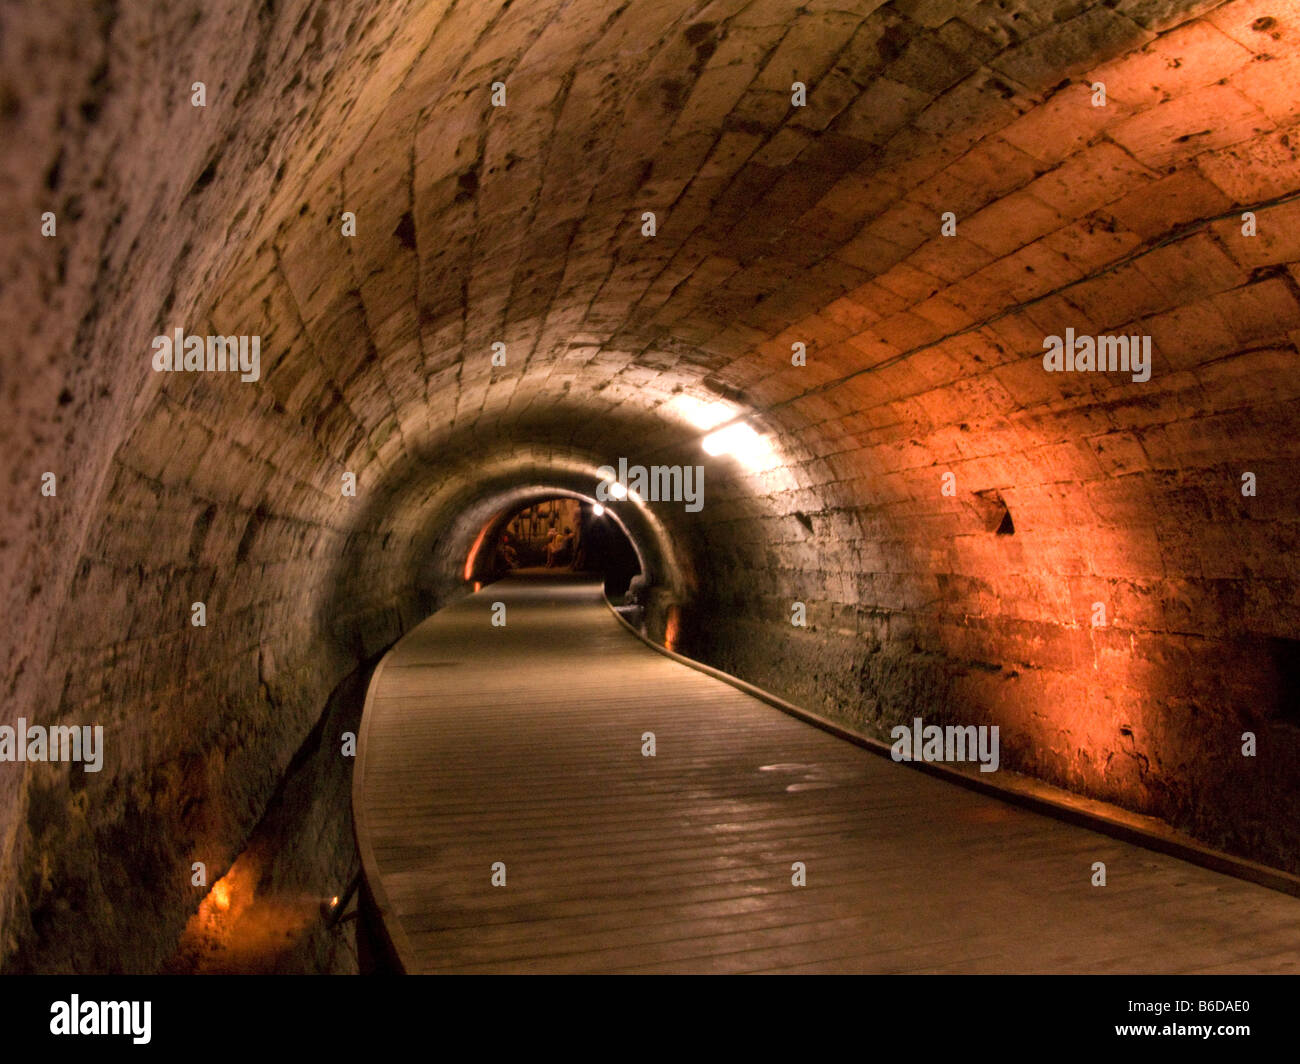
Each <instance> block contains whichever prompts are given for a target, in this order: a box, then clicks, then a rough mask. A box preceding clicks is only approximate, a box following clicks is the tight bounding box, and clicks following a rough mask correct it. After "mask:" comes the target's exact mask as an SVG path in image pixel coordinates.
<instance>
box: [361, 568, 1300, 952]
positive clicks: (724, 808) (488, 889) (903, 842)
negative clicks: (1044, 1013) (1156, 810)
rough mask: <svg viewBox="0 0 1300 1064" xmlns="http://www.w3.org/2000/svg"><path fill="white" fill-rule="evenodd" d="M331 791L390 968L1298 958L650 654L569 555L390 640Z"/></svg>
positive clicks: (1086, 841) (1166, 869)
mask: <svg viewBox="0 0 1300 1064" xmlns="http://www.w3.org/2000/svg"><path fill="white" fill-rule="evenodd" d="M495 602H502V603H504V604H505V607H506V622H507V623H506V625H505V626H504V627H494V626H493V625H492V615H493V603H495ZM645 732H653V733H654V736H655V745H656V756H654V757H646V756H643V755H642V746H643V739H642V736H643V734H644V733H645ZM353 807H354V813H355V816H356V822H357V836H358V842H359V844H360V848H361V851H362V860H363V864H364V868H365V872H366V876H367V880H368V882H369V883H370V886H371V890H372V892H373V893H374V895H375V897H376V900H377V902H378V904H379V906H380V908H381V912H382V915H383V919H384V921H385V925H386V927H387V928H388V930H389V933H390V936H391V937H392V939H393V943H394V945H395V947H396V949H397V952H398V954H399V956H400V958H401V961H402V963H403V966H404V967H405V968H406V970H407V971H410V972H604V971H624V972H628V971H636V972H664V971H667V972H742V971H747V972H754V971H815V972H840V971H853V972H914V971H923V972H940V971H947V972H1198V971H1221V972H1225V971H1261V972H1297V971H1300V899H1297V898H1294V897H1290V896H1288V895H1285V894H1281V893H1278V892H1275V891H1271V890H1268V889H1266V888H1264V887H1260V886H1256V885H1254V884H1251V883H1246V882H1243V881H1240V880H1237V879H1233V878H1230V877H1227V876H1223V875H1220V874H1218V873H1215V872H1211V871H1208V870H1206V869H1203V868H1200V867H1197V866H1194V865H1190V864H1187V863H1185V862H1182V861H1179V860H1177V859H1176V858H1173V857H1166V856H1163V855H1161V854H1158V853H1154V852H1150V851H1147V850H1144V849H1141V848H1139V847H1135V846H1131V845H1129V844H1127V843H1124V842H1120V841H1116V840H1114V839H1111V838H1108V837H1105V836H1102V835H1098V834H1095V833H1093V832H1090V831H1087V830H1085V829H1082V828H1079V827H1074V826H1071V825H1069V824H1066V823H1062V822H1059V821H1056V820H1053V819H1050V818H1047V817H1044V816H1041V815H1039V814H1036V813H1033V812H1029V811H1027V810H1024V809H1021V808H1018V807H1015V806H1012V805H1009V804H1006V803H1003V802H1000V801H998V800H996V799H994V798H989V797H985V796H983V795H980V794H976V793H972V792H971V791H969V790H966V789H963V788H961V787H958V786H955V785H953V784H951V783H947V782H945V781H943V780H940V779H936V778H934V777H932V776H928V775H926V774H924V773H921V772H917V771H914V770H913V769H910V768H908V767H906V766H903V765H895V764H893V763H892V762H890V761H889V760H887V759H884V758H881V757H879V756H876V755H873V754H871V753H868V752H867V751H865V750H862V749H860V748H858V747H856V746H854V745H852V744H850V743H847V742H845V741H843V740H841V739H838V738H836V737H834V736H832V735H830V734H828V733H826V732H824V731H821V730H819V729H818V728H815V727H813V726H811V725H809V724H806V723H804V722H803V721H800V720H798V719H796V718H793V717H791V716H788V715H786V714H785V713H782V712H781V711H780V710H778V709H776V708H774V707H772V706H770V705H768V704H766V703H764V702H762V701H760V700H758V699H756V698H754V697H752V696H750V695H748V694H745V693H744V692H742V691H739V690H737V689H735V688H733V687H731V686H729V685H727V684H725V683H722V682H721V681H719V680H716V679H713V678H712V677H710V676H707V675H705V674H703V673H701V672H698V671H696V670H694V669H691V668H689V667H687V666H685V665H682V664H680V663H678V662H675V661H673V660H671V659H670V658H667V657H665V656H663V655H661V654H658V653H656V652H655V651H654V650H652V649H650V648H649V647H647V646H646V645H645V644H643V643H642V642H641V641H640V640H638V639H637V638H636V637H635V636H633V635H632V634H631V633H630V632H628V631H627V630H626V629H625V628H624V627H623V626H622V625H621V624H620V623H619V621H618V620H617V618H615V617H614V616H613V614H612V613H611V612H610V610H609V608H608V607H607V606H606V605H605V604H604V601H603V599H602V596H601V593H600V585H599V583H597V582H594V581H588V580H584V579H581V578H575V577H573V576H572V575H566V576H565V577H550V578H546V577H538V578H532V579H529V578H524V577H512V578H510V579H508V580H504V581H501V582H500V583H496V584H492V585H490V586H489V587H487V588H485V589H484V590H483V591H481V592H479V593H478V594H475V595H472V596H470V597H469V598H466V599H463V600H461V601H460V602H457V603H456V604H454V605H452V606H450V607H448V608H447V609H444V610H442V611H440V612H438V613H436V614H434V615H433V616H432V617H430V618H428V619H427V620H426V621H424V622H423V623H421V624H420V625H419V626H417V627H416V628H415V629H413V630H412V631H411V632H410V633H409V634H408V635H407V636H406V637H405V638H403V639H402V640H401V641H400V642H399V643H398V644H397V645H396V647H394V649H393V650H392V651H391V652H390V653H389V654H388V655H387V656H386V657H385V658H384V660H383V661H382V663H381V664H380V667H379V669H378V670H377V671H376V673H375V676H374V678H373V680H372V682H371V687H370V692H369V695H368V697H367V701H366V709H365V715H364V718H363V721H362V730H361V736H360V745H359V749H358V756H357V764H356V770H355V779H354V789H353ZM1094 861H1104V862H1105V863H1106V866H1107V872H1108V880H1109V885H1107V886H1106V887H1093V886H1092V885H1091V883H1090V878H1091V874H1092V873H1091V866H1092V863H1093V862H1094ZM496 862H501V863H503V864H504V865H505V885H503V886H494V885H493V882H492V879H493V865H494V864H495V863H496ZM795 862H803V864H804V865H805V867H806V878H807V885H806V886H803V887H796V886H792V883H791V879H792V871H791V867H792V865H793V864H794V863H795ZM498 878H499V875H498Z"/></svg>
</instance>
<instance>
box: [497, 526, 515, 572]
mask: <svg viewBox="0 0 1300 1064" xmlns="http://www.w3.org/2000/svg"><path fill="white" fill-rule="evenodd" d="M497 557H498V558H499V559H500V561H501V564H502V565H504V566H505V567H506V568H507V569H518V568H519V552H518V551H516V550H515V547H514V544H513V543H512V542H511V541H510V533H509V532H503V533H502V534H501V542H500V544H499V545H498V546H497Z"/></svg>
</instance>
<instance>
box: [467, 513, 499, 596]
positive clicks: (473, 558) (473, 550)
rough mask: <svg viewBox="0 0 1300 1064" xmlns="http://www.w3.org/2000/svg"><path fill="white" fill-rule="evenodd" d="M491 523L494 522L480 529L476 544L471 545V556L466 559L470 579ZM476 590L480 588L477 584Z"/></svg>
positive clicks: (475, 540)
mask: <svg viewBox="0 0 1300 1064" xmlns="http://www.w3.org/2000/svg"><path fill="white" fill-rule="evenodd" d="M491 524H492V522H491V521H489V522H488V523H487V524H486V525H484V526H483V527H482V528H480V529H479V533H478V535H477V536H476V537H475V538H474V546H472V547H470V549H469V557H468V558H466V559H465V579H466V580H468V579H469V578H470V577H471V576H473V575H474V562H475V561H477V560H478V552H479V550H480V548H481V547H482V546H483V539H484V537H485V536H486V535H487V531H488V528H489V527H490V526H491ZM474 590H475V591H477V590H478V585H477V584H476V585H475V586H474Z"/></svg>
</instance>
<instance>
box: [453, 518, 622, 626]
mask: <svg viewBox="0 0 1300 1064" xmlns="http://www.w3.org/2000/svg"><path fill="white" fill-rule="evenodd" d="M475 546H476V548H477V549H478V550H479V551H481V552H484V554H485V555H486V557H487V561H486V563H485V565H483V566H480V567H479V570H478V571H479V574H480V579H482V578H484V577H486V578H487V579H499V578H501V577H503V576H506V575H508V574H510V573H530V572H544V571H567V572H574V573H585V574H588V575H592V576H599V577H600V578H601V581H602V584H603V586H604V590H605V595H606V596H607V597H608V598H609V599H610V601H611V602H613V603H614V604H615V605H622V604H623V602H624V600H625V598H626V597H627V595H628V591H629V588H630V587H631V585H632V582H633V581H634V580H635V579H636V578H637V577H638V576H643V575H644V574H643V569H642V565H641V559H640V557H639V556H638V553H637V550H636V548H635V547H634V546H633V544H632V541H631V540H630V539H629V537H628V534H627V532H626V530H625V529H624V528H623V526H622V524H621V522H620V521H619V520H618V519H617V518H616V517H615V515H614V514H613V512H612V511H611V510H609V509H607V508H606V507H605V506H604V505H603V504H601V503H599V502H595V501H592V500H589V499H582V498H574V497H571V496H561V495H555V496H551V497H549V498H545V499H541V500H538V501H535V502H532V503H530V504H529V505H527V506H522V507H517V508H514V509H512V510H508V511H506V512H505V513H504V514H503V515H502V516H500V517H498V518H497V519H496V520H494V521H492V522H490V523H489V524H488V525H487V526H485V528H484V532H483V533H481V534H480V538H479V539H478V540H476V543H475Z"/></svg>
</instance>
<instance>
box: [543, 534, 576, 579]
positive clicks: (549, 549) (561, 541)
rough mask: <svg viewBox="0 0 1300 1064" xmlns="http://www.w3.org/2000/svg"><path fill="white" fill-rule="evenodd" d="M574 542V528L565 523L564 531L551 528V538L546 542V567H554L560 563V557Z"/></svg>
mask: <svg viewBox="0 0 1300 1064" xmlns="http://www.w3.org/2000/svg"><path fill="white" fill-rule="evenodd" d="M572 542H573V529H571V528H569V527H568V525H565V527H564V531H563V532H560V531H559V530H558V529H552V530H551V538H550V540H548V541H547V544H546V568H548V569H554V568H555V567H556V566H558V565H559V564H560V562H559V558H560V555H561V554H563V553H564V552H565V551H566V550H568V549H569V544H570V543H572Z"/></svg>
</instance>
